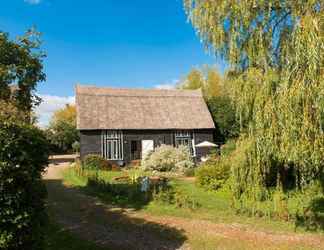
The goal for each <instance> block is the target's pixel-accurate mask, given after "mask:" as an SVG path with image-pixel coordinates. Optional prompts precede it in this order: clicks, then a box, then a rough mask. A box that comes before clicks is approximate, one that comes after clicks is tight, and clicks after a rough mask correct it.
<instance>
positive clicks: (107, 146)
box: [101, 130, 124, 160]
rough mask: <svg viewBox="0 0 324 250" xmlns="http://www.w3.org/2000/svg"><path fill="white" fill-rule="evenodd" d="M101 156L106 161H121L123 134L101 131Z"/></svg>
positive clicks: (114, 131) (113, 131)
mask: <svg viewBox="0 0 324 250" xmlns="http://www.w3.org/2000/svg"><path fill="white" fill-rule="evenodd" d="M101 139H102V156H103V157H104V158H105V159H107V160H123V158H124V157H123V134H122V132H121V131H116V130H103V131H102V133H101Z"/></svg>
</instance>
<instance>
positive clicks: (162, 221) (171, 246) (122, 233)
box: [44, 162, 324, 250]
mask: <svg viewBox="0 0 324 250" xmlns="http://www.w3.org/2000/svg"><path fill="white" fill-rule="evenodd" d="M68 166H69V165H68V163H64V162H63V163H62V162H60V163H57V164H51V165H50V166H49V168H48V170H47V172H46V174H45V175H44V180H45V182H46V185H47V189H48V193H49V198H48V206H49V208H50V211H51V213H52V214H53V216H54V218H55V220H56V221H57V222H58V223H59V224H61V225H62V226H63V227H64V228H65V229H67V230H69V231H71V232H73V233H76V234H77V235H79V236H80V237H81V238H84V239H87V240H91V241H93V242H95V243H97V244H98V245H101V246H105V247H107V248H109V249H118V250H119V249H120V250H123V249H135V250H137V249H139V250H146V249H147V250H155V249H156V250H159V249H168V250H176V249H183V250H185V249H191V248H190V247H189V243H188V242H190V238H191V237H196V236H197V235H202V236H203V237H206V238H208V239H210V238H215V239H222V240H227V241H228V242H231V241H233V243H234V241H235V242H236V243H237V242H238V244H239V242H240V241H242V242H245V243H248V244H249V245H250V246H251V249H278V248H277V247H276V246H282V245H285V246H287V247H291V246H296V249H304V248H298V247H299V246H306V247H307V249H324V238H323V237H321V236H319V235H303V234H293V233H285V234H279V233H271V232H264V231H255V230H254V229H252V228H249V227H248V226H244V225H241V224H222V223H217V224H216V223H212V222H209V221H204V220H195V219H183V218H175V217H169V216H163V217H158V216H151V215H148V214H145V213H142V212H138V211H134V210H124V209H120V208H114V207H110V206H108V205H105V204H102V203H101V202H100V201H99V200H98V199H96V198H94V197H90V196H87V195H85V194H84V193H83V192H82V191H80V190H78V189H76V188H71V187H67V186H65V185H63V183H62V175H61V174H62V170H63V169H66V168H67V167H68ZM195 249H198V248H195ZM199 249H205V248H203V247H202V248H199ZM208 249H210V248H208ZM215 249H216V248H215ZM217 249H219V248H217ZM220 249H228V248H220ZM230 249H234V248H230ZM240 249H245V248H240ZM280 249H281V248H280ZM287 249H294V248H287Z"/></svg>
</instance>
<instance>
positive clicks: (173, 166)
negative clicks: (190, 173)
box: [142, 145, 194, 173]
mask: <svg viewBox="0 0 324 250" xmlns="http://www.w3.org/2000/svg"><path fill="white" fill-rule="evenodd" d="M193 167H194V163H193V161H192V157H191V155H190V152H189V150H188V148H187V147H186V146H179V147H177V148H175V147H172V146H169V145H161V146H160V147H157V148H156V149H155V150H154V151H153V152H151V153H150V154H148V155H147V157H146V158H145V159H143V161H142V168H143V169H144V170H152V171H160V172H166V171H174V172H182V173H184V172H185V171H186V170H188V169H191V168H193Z"/></svg>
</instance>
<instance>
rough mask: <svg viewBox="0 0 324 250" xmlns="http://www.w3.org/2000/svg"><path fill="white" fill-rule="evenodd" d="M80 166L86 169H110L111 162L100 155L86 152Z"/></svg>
mask: <svg viewBox="0 0 324 250" xmlns="http://www.w3.org/2000/svg"><path fill="white" fill-rule="evenodd" d="M82 168H83V169H87V170H111V164H110V163H109V161H107V160H106V159H104V158H103V157H102V156H100V155H96V154H88V155H87V156H85V157H84V159H83V161H82Z"/></svg>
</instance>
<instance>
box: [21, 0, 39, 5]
mask: <svg viewBox="0 0 324 250" xmlns="http://www.w3.org/2000/svg"><path fill="white" fill-rule="evenodd" d="M41 1H42V0H24V2H25V3H28V4H32V5H37V4H40V3H41Z"/></svg>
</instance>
